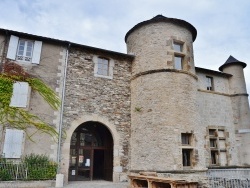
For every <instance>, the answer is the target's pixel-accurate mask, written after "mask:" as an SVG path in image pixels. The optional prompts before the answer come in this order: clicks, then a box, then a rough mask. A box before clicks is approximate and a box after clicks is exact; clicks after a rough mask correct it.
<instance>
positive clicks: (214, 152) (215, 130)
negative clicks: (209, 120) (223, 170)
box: [207, 126, 228, 166]
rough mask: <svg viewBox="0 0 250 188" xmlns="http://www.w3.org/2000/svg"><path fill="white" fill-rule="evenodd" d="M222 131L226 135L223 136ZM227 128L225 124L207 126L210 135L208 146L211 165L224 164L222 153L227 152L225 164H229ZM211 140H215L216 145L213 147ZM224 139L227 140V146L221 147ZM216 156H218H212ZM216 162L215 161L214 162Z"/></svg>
mask: <svg viewBox="0 0 250 188" xmlns="http://www.w3.org/2000/svg"><path fill="white" fill-rule="evenodd" d="M220 132H221V133H223V135H224V136H221V134H220ZM226 134H227V133H226V130H225V127H223V126H219V127H216V126H209V127H208V128H207V135H208V148H209V151H210V162H209V165H210V166H222V164H221V160H222V158H221V157H222V153H225V154H226V164H225V166H227V165H228V149H227V148H226V146H227V136H226ZM210 141H212V142H214V144H215V145H214V146H215V147H213V146H212V147H211V145H210ZM221 141H224V142H225V148H220V142H221ZM212 157H216V158H212ZM213 162H215V163H213ZM223 166H224V165H223Z"/></svg>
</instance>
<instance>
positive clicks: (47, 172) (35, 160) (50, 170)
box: [23, 154, 57, 180]
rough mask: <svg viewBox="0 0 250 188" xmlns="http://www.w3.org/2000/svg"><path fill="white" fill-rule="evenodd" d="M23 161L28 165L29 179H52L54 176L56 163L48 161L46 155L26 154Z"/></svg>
mask: <svg viewBox="0 0 250 188" xmlns="http://www.w3.org/2000/svg"><path fill="white" fill-rule="evenodd" d="M23 162H24V163H26V164H27V167H28V177H27V179H29V180H44V179H54V178H55V177H56V169H57V164H56V163H54V162H53V161H50V159H49V157H48V156H46V155H37V154H30V155H26V156H25V157H24V159H23Z"/></svg>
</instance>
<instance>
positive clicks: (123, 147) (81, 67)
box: [62, 48, 131, 180]
mask: <svg viewBox="0 0 250 188" xmlns="http://www.w3.org/2000/svg"><path fill="white" fill-rule="evenodd" d="M96 56H97V57H99V56H101V57H105V58H108V59H112V60H114V69H113V79H108V78H102V77H95V76H94V61H93V58H94V57H96ZM67 70H68V72H67V82H66V93H65V107H64V130H65V131H66V133H67V132H68V130H69V129H70V127H71V126H72V122H73V121H75V120H79V119H81V118H82V117H84V116H86V115H89V116H92V117H97V119H98V120H101V119H107V121H108V122H110V123H111V124H113V125H114V127H115V129H116V131H117V133H118V134H119V143H118V146H114V147H117V148H119V149H118V150H114V156H115V158H114V159H115V161H114V171H118V172H120V175H121V174H122V173H125V174H126V172H127V171H128V169H129V138H130V105H131V102H130V77H131V72H130V71H131V62H130V61H129V60H127V59H126V58H125V59H124V58H123V57H119V56H115V55H112V54H110V53H105V52H98V51H97V52H95V51H85V50H84V49H77V48H72V49H71V50H70V53H69V59H68V69H67ZM92 120H93V121H94V119H92ZM82 123H84V122H79V125H80V124H82ZM100 123H103V124H104V125H105V122H102V121H100ZM106 126H107V127H108V128H109V129H110V130H111V128H110V127H109V126H108V125H107V124H106ZM111 134H112V135H113V136H114V134H115V133H114V132H112V130H111ZM67 137H71V134H67ZM67 139H68V138H67ZM66 144H67V143H65V144H64V145H65V147H68V151H67V150H64V151H63V153H62V156H63V157H64V158H67V156H68V155H69V153H67V152H69V146H66ZM63 147H64V146H63ZM117 152H118V154H117ZM119 166H120V167H119ZM66 169H67V167H66ZM121 178H122V177H121V176H120V180H121ZM125 178H126V177H125Z"/></svg>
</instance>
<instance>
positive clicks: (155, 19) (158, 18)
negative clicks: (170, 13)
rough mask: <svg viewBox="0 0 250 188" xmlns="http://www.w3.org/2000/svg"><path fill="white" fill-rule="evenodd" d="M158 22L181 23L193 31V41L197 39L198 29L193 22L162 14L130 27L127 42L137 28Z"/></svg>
mask: <svg viewBox="0 0 250 188" xmlns="http://www.w3.org/2000/svg"><path fill="white" fill-rule="evenodd" d="M157 22H166V23H173V24H176V25H179V26H181V27H185V28H186V29H188V30H189V31H190V32H191V33H192V36H193V41H195V39H196V36H197V30H196V29H195V27H194V26H193V25H192V24H190V23H188V22H186V21H184V20H180V19H177V18H168V17H165V16H162V15H157V16H155V17H153V18H152V19H150V20H146V21H143V22H140V23H138V24H137V25H135V26H134V27H133V28H132V29H130V30H129V31H128V32H127V34H126V36H125V42H127V38H128V36H129V35H130V34H131V33H132V32H133V31H135V30H136V29H139V28H141V27H142V26H144V25H147V24H151V23H157Z"/></svg>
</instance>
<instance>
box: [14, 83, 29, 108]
mask: <svg viewBox="0 0 250 188" xmlns="http://www.w3.org/2000/svg"><path fill="white" fill-rule="evenodd" d="M28 98H29V84H28V83H27V82H16V83H14V85H13V93H12V97H11V102H10V106H12V107H23V108H26V107H27V106H28Z"/></svg>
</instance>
